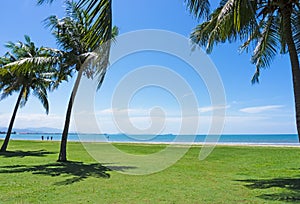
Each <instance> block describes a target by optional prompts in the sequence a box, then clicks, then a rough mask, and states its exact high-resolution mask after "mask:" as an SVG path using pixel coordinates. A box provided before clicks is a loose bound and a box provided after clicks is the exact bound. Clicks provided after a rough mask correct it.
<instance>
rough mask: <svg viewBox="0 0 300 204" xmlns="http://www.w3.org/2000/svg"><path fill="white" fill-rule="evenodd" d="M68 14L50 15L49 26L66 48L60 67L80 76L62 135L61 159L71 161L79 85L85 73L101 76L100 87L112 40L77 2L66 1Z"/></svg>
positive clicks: (60, 45)
mask: <svg viewBox="0 0 300 204" xmlns="http://www.w3.org/2000/svg"><path fill="white" fill-rule="evenodd" d="M66 5H67V17H64V18H62V19H59V18H58V17H56V16H50V17H49V18H47V19H46V20H45V22H46V26H48V27H50V28H51V29H52V31H53V32H52V33H53V35H54V36H55V38H56V40H57V44H58V45H59V47H60V48H61V49H62V50H63V52H64V54H63V62H62V63H61V64H60V70H64V71H62V72H63V73H66V71H65V70H68V73H73V72H77V78H76V81H75V84H74V86H73V89H72V92H71V96H70V99H69V103H68V108H67V112H66V116H65V123H64V129H63V133H62V137H61V146H60V153H59V157H58V161H60V162H65V161H67V152H66V147H67V139H68V132H69V126H70V119H71V113H72V107H73V101H74V99H75V96H76V93H77V89H78V86H79V83H80V80H81V77H82V75H83V74H85V75H86V76H87V77H88V78H94V77H95V76H97V77H98V80H99V86H98V88H100V86H101V84H102V82H103V79H104V76H105V73H106V68H107V66H108V58H109V57H108V55H109V49H110V42H109V41H107V42H106V39H107V38H108V37H107V36H106V35H104V36H102V37H101V36H100V35H101V34H102V33H101V32H96V31H95V30H94V21H93V20H91V17H90V15H89V13H88V12H87V11H85V10H83V9H81V8H79V7H77V5H76V4H75V3H73V2H69V1H67V2H66ZM112 30H113V31H114V32H115V33H117V29H116V28H114V29H111V28H110V29H109V32H108V31H106V32H108V35H109V36H111V32H112Z"/></svg>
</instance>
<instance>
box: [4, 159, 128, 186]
mask: <svg viewBox="0 0 300 204" xmlns="http://www.w3.org/2000/svg"><path fill="white" fill-rule="evenodd" d="M123 168H134V167H123ZM109 171H112V170H111V169H110V168H108V167H106V166H103V165H101V164H99V163H93V164H84V163H82V162H57V163H50V164H43V165H32V166H29V165H12V166H0V174H1V173H2V174H3V173H24V172H31V173H32V174H40V175H46V176H53V177H54V176H61V177H68V178H66V179H65V180H64V181H60V182H56V183H54V185H69V184H73V183H76V182H80V181H83V180H85V179H87V178H89V177H93V178H106V179H107V178H110V174H108V172H109Z"/></svg>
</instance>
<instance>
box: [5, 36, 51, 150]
mask: <svg viewBox="0 0 300 204" xmlns="http://www.w3.org/2000/svg"><path fill="white" fill-rule="evenodd" d="M6 47H7V48H9V49H10V50H11V52H7V53H6V54H5V56H3V57H1V58H0V81H1V82H0V91H1V93H2V94H1V98H0V100H2V99H4V98H6V97H7V96H9V95H11V94H13V93H14V92H18V93H19V95H18V98H17V102H16V105H15V108H14V110H13V114H12V117H11V120H10V123H9V127H8V130H7V134H6V137H5V139H4V142H3V144H2V147H1V150H0V151H1V152H5V151H6V149H7V146H8V142H9V139H10V135H11V132H12V128H13V124H14V121H15V118H16V114H17V111H18V108H19V107H23V106H25V104H26V102H27V101H28V97H29V95H30V92H32V93H33V95H34V96H36V97H37V98H38V99H39V100H40V102H41V103H42V105H43V107H44V108H45V110H46V113H47V114H48V112H49V103H48V99H47V89H49V88H50V86H51V84H52V82H53V81H52V79H53V77H54V68H53V65H54V64H55V61H57V58H56V57H55V56H53V55H52V54H53V53H52V52H51V50H50V49H46V48H43V47H41V48H38V47H36V46H35V44H34V43H33V42H32V41H31V39H30V38H29V37H28V36H25V43H22V42H20V41H19V42H18V43H13V42H8V43H7V45H6Z"/></svg>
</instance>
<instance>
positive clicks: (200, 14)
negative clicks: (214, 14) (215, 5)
mask: <svg viewBox="0 0 300 204" xmlns="http://www.w3.org/2000/svg"><path fill="white" fill-rule="evenodd" d="M185 3H186V5H187V8H188V9H189V11H190V13H192V14H193V15H194V16H195V17H196V18H208V17H209V13H210V3H209V0H185Z"/></svg>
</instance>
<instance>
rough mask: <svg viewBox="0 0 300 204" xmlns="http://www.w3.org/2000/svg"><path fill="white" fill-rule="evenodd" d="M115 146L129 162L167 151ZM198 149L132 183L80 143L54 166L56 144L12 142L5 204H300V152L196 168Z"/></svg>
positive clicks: (2, 165)
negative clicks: (130, 157)
mask: <svg viewBox="0 0 300 204" xmlns="http://www.w3.org/2000/svg"><path fill="white" fill-rule="evenodd" d="M115 146H116V147H118V148H119V149H122V151H126V152H130V153H132V154H148V153H153V152H155V151H158V150H160V149H163V148H164V146H163V145H133V144H118V145H115ZM200 148H201V147H192V148H191V149H190V150H189V151H188V153H187V154H186V155H185V156H184V157H183V158H182V159H180V160H179V161H178V162H177V163H176V164H175V165H173V166H171V167H169V168H167V169H165V170H163V171H161V172H158V173H154V174H150V175H144V176H134V175H127V174H122V173H119V172H115V171H112V170H110V169H109V168H107V167H108V166H109V164H103V166H102V165H100V164H99V163H97V162H96V161H94V160H93V158H91V157H90V156H89V154H88V153H87V152H86V151H85V149H84V148H83V146H82V145H81V143H69V146H68V156H69V157H68V158H69V160H71V161H72V162H68V163H57V162H56V159H57V155H58V149H59V143H58V142H47V141H45V142H38V141H11V142H10V144H9V152H8V153H5V154H0V192H1V193H0V203H128V204H129V203H130V204H131V203H185V204H187V203H283V202H290V203H295V202H300V148H282V147H280V148H279V147H277V148H276V147H229V146H218V147H216V148H215V150H214V151H213V152H212V154H210V155H209V157H208V158H206V159H205V160H204V161H199V160H198V156H199V150H200ZM111 162H112V163H113V162H114V161H111Z"/></svg>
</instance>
